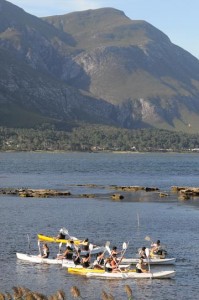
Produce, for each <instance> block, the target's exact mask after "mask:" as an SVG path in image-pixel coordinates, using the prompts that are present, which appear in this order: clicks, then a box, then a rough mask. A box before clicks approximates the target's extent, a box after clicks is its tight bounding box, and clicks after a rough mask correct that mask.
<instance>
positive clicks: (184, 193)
mask: <svg viewBox="0 0 199 300" xmlns="http://www.w3.org/2000/svg"><path fill="white" fill-rule="evenodd" d="M74 186H75V185H74ZM76 186H77V187H79V186H82V187H85V188H88V187H89V188H91V189H92V188H100V189H101V188H103V189H107V190H108V192H107V194H104V193H103V194H101V193H100V194H95V193H83V194H72V193H71V192H70V191H65V190H55V189H30V188H1V189H0V195H12V196H19V197H33V198H48V197H52V198H54V197H69V196H70V198H71V197H73V198H111V199H112V200H122V199H124V198H129V195H132V194H135V195H137V193H138V192H140V193H148V192H151V193H155V195H156V196H157V195H158V197H159V198H162V197H168V196H170V193H168V192H163V191H160V189H159V188H157V187H144V186H116V185H111V186H107V187H105V186H98V185H95V184H87V185H76ZM110 190H115V191H118V192H119V193H118V192H116V193H112V192H110ZM170 192H171V194H174V193H175V194H177V197H178V199H179V200H189V199H191V198H192V197H199V187H179V186H172V187H171V191H170ZM127 195H128V197H127Z"/></svg>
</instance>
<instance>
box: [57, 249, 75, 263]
mask: <svg viewBox="0 0 199 300" xmlns="http://www.w3.org/2000/svg"><path fill="white" fill-rule="evenodd" d="M58 259H69V260H72V259H73V249H72V248H71V247H70V246H66V250H65V251H64V253H63V254H62V255H59V256H58Z"/></svg>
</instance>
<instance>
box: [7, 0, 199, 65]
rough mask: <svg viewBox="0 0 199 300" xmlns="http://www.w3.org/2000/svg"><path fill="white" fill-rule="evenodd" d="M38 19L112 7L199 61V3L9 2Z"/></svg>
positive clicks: (175, 0)
mask: <svg viewBox="0 0 199 300" xmlns="http://www.w3.org/2000/svg"><path fill="white" fill-rule="evenodd" d="M9 2H11V3H13V4H15V5H17V6H19V7H21V8H23V9H24V10H25V11H26V12H28V13H30V14H32V15H34V16H37V17H44V16H54V15H64V14H67V13H70V12H75V11H82V10H87V9H97V8H102V7H113V8H116V9H119V10H121V11H123V12H124V13H125V15H126V16H127V17H129V18H130V19H132V20H144V21H147V22H148V23H150V24H151V25H153V26H155V27H156V28H158V29H159V30H161V31H162V32H163V33H164V34H166V35H167V36H168V37H169V38H170V40H171V42H172V43H174V44H176V45H178V46H180V47H182V48H183V49H184V50H187V51H188V52H190V53H191V54H192V55H194V56H195V57H197V58H198V59H199V36H198V29H199V17H198V13H199V0H9Z"/></svg>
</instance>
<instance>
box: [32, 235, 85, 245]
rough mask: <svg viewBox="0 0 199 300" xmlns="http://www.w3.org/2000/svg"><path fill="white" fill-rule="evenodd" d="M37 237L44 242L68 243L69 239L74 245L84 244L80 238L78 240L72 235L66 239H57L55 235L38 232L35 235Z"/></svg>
mask: <svg viewBox="0 0 199 300" xmlns="http://www.w3.org/2000/svg"><path fill="white" fill-rule="evenodd" d="M37 237H38V240H40V241H42V242H46V243H58V244H60V243H62V244H68V243H70V241H71V240H73V241H74V244H75V245H79V244H82V245H83V244H84V243H82V240H78V239H77V238H75V237H72V236H71V239H68V240H66V239H57V238H56V237H53V236H47V235H43V234H41V233H39V234H38V235H37Z"/></svg>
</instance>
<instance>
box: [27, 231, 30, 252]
mask: <svg viewBox="0 0 199 300" xmlns="http://www.w3.org/2000/svg"><path fill="white" fill-rule="evenodd" d="M27 238H28V254H30V236H29V234H27Z"/></svg>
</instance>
